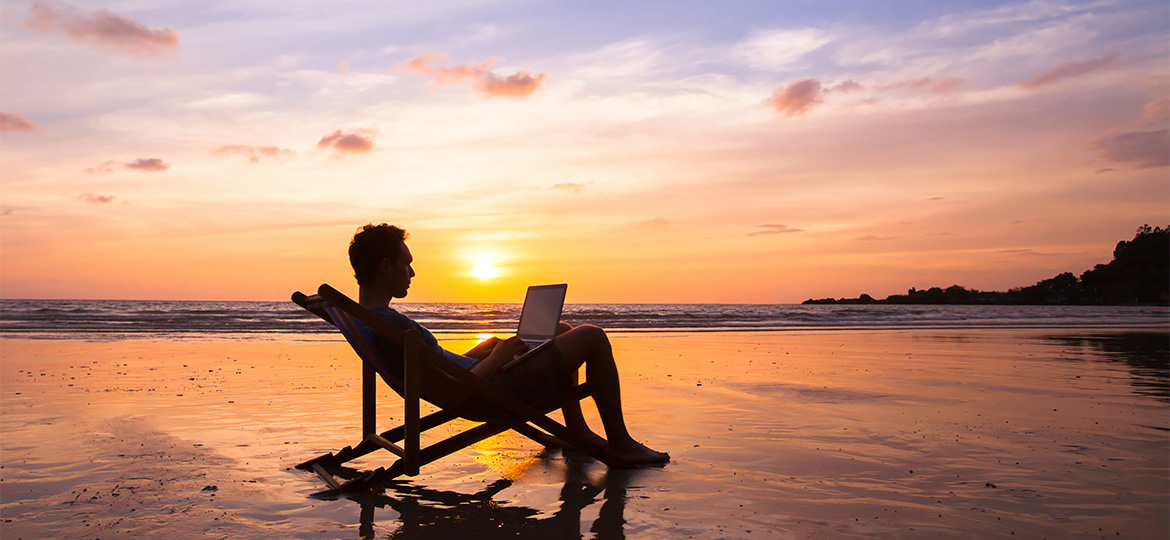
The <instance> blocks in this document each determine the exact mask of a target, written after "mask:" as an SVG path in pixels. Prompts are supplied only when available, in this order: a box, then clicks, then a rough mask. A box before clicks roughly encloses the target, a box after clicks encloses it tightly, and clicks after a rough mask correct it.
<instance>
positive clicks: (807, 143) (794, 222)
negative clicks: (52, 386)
mask: <svg viewBox="0 0 1170 540" xmlns="http://www.w3.org/2000/svg"><path fill="white" fill-rule="evenodd" d="M404 6H409V7H403V8H401V9H397V8H396V9H395V10H393V11H390V10H382V8H380V7H372V6H370V5H366V4H361V3H345V2H342V3H328V5H325V4H322V5H321V6H300V5H289V4H288V3H278V2H271V3H268V2H256V3H254V4H253V3H249V7H248V8H239V9H238V10H236V11H230V10H228V11H224V10H215V9H211V8H207V9H206V10H202V11H200V10H201V9H203V8H197V7H195V8H193V7H192V6H190V5H188V4H183V3H178V2H174V3H170V2H150V3H146V2H134V1H130V2H121V3H118V4H109V5H108V6H102V5H95V4H90V3H87V4H82V3H57V2H44V1H38V2H24V3H16V2H10V3H8V4H6V5H5V7H4V11H3V17H2V18H0V21H2V22H0V41H2V42H3V47H0V69H2V71H3V73H4V76H3V78H2V79H0V113H2V115H3V116H2V117H0V143H2V145H0V296H2V297H4V298H135V299H226V300H237V299H238V300H281V299H285V298H287V297H288V295H289V293H291V292H292V291H293V290H297V289H302V290H311V289H314V288H315V287H316V286H317V285H318V284H320V283H322V282H329V283H331V284H334V285H336V286H339V287H340V288H342V289H343V290H349V291H353V290H354V289H355V287H354V286H353V280H352V276H351V271H350V269H349V267H348V262H347V261H346V258H345V249H346V245H347V243H348V240H349V238H350V237H351V236H352V234H353V232H354V230H355V229H356V228H357V227H358V226H360V225H361V224H364V223H366V222H370V221H373V222H382V221H386V222H390V223H394V224H398V225H400V226H402V227H405V228H406V229H407V230H409V231H410V232H411V234H412V237H411V240H410V246H411V250H412V251H413V252H414V254H415V257H416V261H417V264H416V270H417V271H418V274H419V275H418V277H417V278H416V281H415V284H414V286H413V287H412V289H411V296H410V298H409V300H411V301H519V300H520V299H521V298H522V296H523V289H524V287H525V286H526V285H529V284H536V283H551V282H568V283H569V284H570V288H569V299H568V301H569V302H729V303H736V302H750V303H787V302H800V301H802V300H804V299H806V298H820V297H826V296H838V297H840V296H857V295H859V294H861V293H869V294H872V295H874V296H877V297H883V296H886V295H889V294H894V293H904V292H905V290H906V289H907V288H909V287H918V288H924V287H930V286H944V287H945V286H949V285H952V284H960V285H964V286H967V287H972V288H977V289H983V290H992V289H994V290H1004V289H1007V288H1009V287H1013V286H1021V285H1030V284H1032V283H1035V282H1036V281H1038V280H1040V279H1044V278H1048V277H1051V276H1053V275H1055V274H1057V273H1059V272H1064V271H1072V272H1074V273H1077V274H1079V273H1080V272H1082V271H1084V270H1086V269H1088V268H1091V267H1092V265H1094V264H1097V263H1104V262H1107V261H1109V259H1110V258H1111V253H1112V249H1113V246H1114V244H1115V243H1116V242H1117V241H1119V240H1123V239H1129V238H1132V236H1133V234H1134V231H1135V229H1136V228H1137V227H1138V226H1139V225H1142V224H1144V223H1149V224H1151V225H1163V226H1164V225H1166V224H1167V223H1170V176H1168V168H1167V164H1168V161H1170V142H1168V141H1170V139H1168V137H1167V125H1168V102H1170V69H1168V67H1167V66H1168V65H1170V62H1168V60H1170V53H1168V51H1170V46H1168V43H1170V37H1168V36H1170V31H1168V27H1167V20H1168V18H1167V12H1168V9H1167V6H1166V5H1165V3H1164V2H1093V3H1087V2H1046V1H1037V2H1029V3H1018V2H992V1H984V2H957V3H953V4H948V5H947V6H933V7H929V8H927V7H923V6H918V9H917V10H914V9H910V8H908V7H906V6H905V5H903V4H894V3H891V4H886V3H881V2H846V1H834V2H825V3H823V4H821V5H818V6H815V7H814V6H806V5H796V4H794V3H778V4H777V5H769V6H760V5H758V3H755V2H745V3H736V2H732V3H729V4H727V5H725V6H723V7H722V8H720V10H716V11H719V13H714V12H712V13H706V12H704V11H703V10H705V9H714V8H705V7H702V6H690V7H683V6H679V7H678V9H677V10H675V11H672V12H670V13H658V12H656V11H655V10H653V9H650V8H644V9H643V8H640V7H631V6H630V5H628V4H625V3H613V4H610V3H607V2H598V3H591V4H590V6H591V8H590V9H589V10H587V11H581V10H580V8H570V7H566V6H564V5H560V4H555V5H554V4H550V3H535V4H532V3H526V2H515V1H505V0H498V1H470V0H468V1H452V2H447V3H444V4H443V5H442V6H431V5H430V4H423V3H419V4H417V5H414V4H404ZM573 9H578V11H573ZM383 11H385V12H383ZM483 261H487V262H488V263H490V265H491V266H492V267H493V268H495V269H496V270H498V273H499V275H498V277H495V278H492V279H486V280H484V279H479V278H476V277H472V275H471V274H472V271H473V270H474V269H475V268H476V266H477V265H480V266H482V265H483V264H485V263H484V262H483Z"/></svg>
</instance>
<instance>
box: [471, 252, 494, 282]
mask: <svg viewBox="0 0 1170 540" xmlns="http://www.w3.org/2000/svg"><path fill="white" fill-rule="evenodd" d="M472 261H473V262H474V263H473V264H474V266H472V268H471V277H474V278H479V279H485V280H486V279H492V278H496V277H499V276H500V269H499V268H497V267H496V257H494V256H492V255H489V254H484V253H480V254H476V255H474V256H472Z"/></svg>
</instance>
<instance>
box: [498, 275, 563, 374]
mask: <svg viewBox="0 0 1170 540" xmlns="http://www.w3.org/2000/svg"><path fill="white" fill-rule="evenodd" d="M568 288H569V286H568V284H565V283H561V284H557V285H533V286H531V287H529V288H528V293H527V294H525V295H524V308H523V309H522V310H521V311H520V325H519V327H518V328H517V329H516V337H519V338H520V339H521V340H522V341H523V342H524V343H525V344H526V345H528V351H526V352H524V353H523V354H520V355H518V356H517V357H516V358H514V359H513V360H512V361H511V362H508V363H507V364H504V367H503V369H508V368H510V367H512V366H514V365H516V364H518V363H520V362H521V361H523V360H524V359H525V358H528V357H529V356H532V355H533V354H536V353H537V352H539V351H540V350H542V349H544V348H545V347H548V346H549V345H551V344H552V342H553V339H554V338H556V337H557V326H558V325H559V324H560V322H561V309H562V308H564V307H565V291H567V290H568Z"/></svg>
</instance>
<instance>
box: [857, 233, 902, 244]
mask: <svg viewBox="0 0 1170 540" xmlns="http://www.w3.org/2000/svg"><path fill="white" fill-rule="evenodd" d="M902 238H904V237H902V236H877V235H873V234H869V235H865V236H861V237H858V238H854V240H860V241H862V242H883V241H886V240H900V239H902Z"/></svg>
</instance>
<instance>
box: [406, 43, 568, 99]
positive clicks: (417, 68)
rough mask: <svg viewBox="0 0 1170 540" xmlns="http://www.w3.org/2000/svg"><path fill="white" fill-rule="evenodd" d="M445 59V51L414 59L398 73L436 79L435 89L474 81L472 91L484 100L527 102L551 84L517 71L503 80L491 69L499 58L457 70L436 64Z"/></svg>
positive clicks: (463, 66)
mask: <svg viewBox="0 0 1170 540" xmlns="http://www.w3.org/2000/svg"><path fill="white" fill-rule="evenodd" d="M446 57H447V53H446V52H444V51H433V52H429V53H425V54H422V55H419V56H416V57H414V58H411V59H410V60H407V61H405V62H403V63H402V64H399V65H398V67H397V69H400V70H403V71H411V72H415V73H422V74H424V75H429V76H431V77H434V79H435V84H436V85H442V84H448V83H458V82H461V81H464V80H467V79H471V80H472V84H471V88H472V90H475V92H476V93H478V94H480V95H482V96H485V97H510V98H517V99H520V98H524V97H527V96H528V95H529V94H532V93H533V92H535V91H537V90H539V89H540V88H541V87H542V86H544V84H545V82H546V81H547V80H548V76H547V75H545V74H544V73H536V74H533V73H530V72H528V71H518V72H516V73H514V74H512V75H508V76H506V77H500V76H498V75H496V74H495V73H492V72H491V71H490V69H489V68H491V66H492V64H494V63H495V62H496V61H497V60H499V58H496V57H491V58H488V59H487V61H485V62H483V63H482V64H461V65H457V66H454V67H445V66H440V65H437V64H436V60H438V59H440V58H446Z"/></svg>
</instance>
